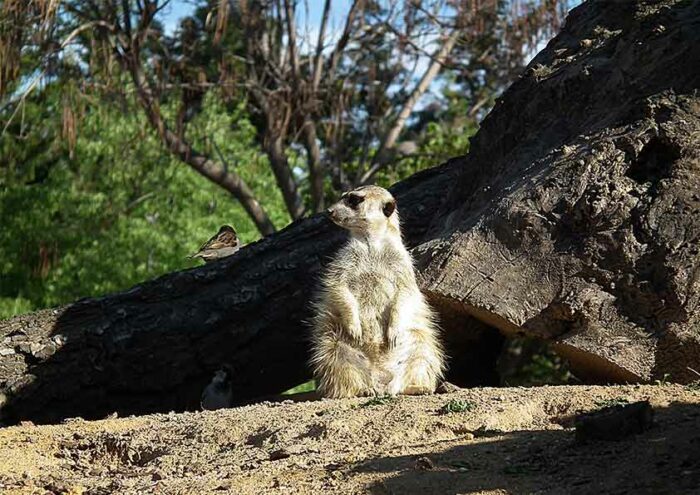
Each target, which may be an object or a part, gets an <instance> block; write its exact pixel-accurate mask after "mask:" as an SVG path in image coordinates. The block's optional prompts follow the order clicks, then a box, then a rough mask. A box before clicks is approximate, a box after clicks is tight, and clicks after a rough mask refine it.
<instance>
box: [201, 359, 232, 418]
mask: <svg viewBox="0 0 700 495" xmlns="http://www.w3.org/2000/svg"><path fill="white" fill-rule="evenodd" d="M232 403H233V390H232V388H231V372H230V370H229V369H227V368H222V369H220V370H218V371H217V372H216V373H215V374H214V378H212V379H211V382H210V383H209V385H207V386H206V387H205V388H204V391H203V392H202V400H201V402H200V405H201V406H202V409H204V410H205V411H213V410H215V409H222V408H225V407H231V404H232Z"/></svg>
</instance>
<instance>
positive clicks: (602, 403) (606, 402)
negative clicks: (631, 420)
mask: <svg viewBox="0 0 700 495" xmlns="http://www.w3.org/2000/svg"><path fill="white" fill-rule="evenodd" d="M625 404H629V401H628V400H627V399H625V398H624V397H613V398H611V399H600V400H597V401H595V405H596V407H599V408H600V409H605V408H606V407H616V406H624V405H625Z"/></svg>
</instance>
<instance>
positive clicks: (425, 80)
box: [356, 30, 459, 184]
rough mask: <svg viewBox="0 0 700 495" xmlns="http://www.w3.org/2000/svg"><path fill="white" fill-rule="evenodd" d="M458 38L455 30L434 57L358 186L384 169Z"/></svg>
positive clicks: (457, 32) (360, 178)
mask: <svg viewBox="0 0 700 495" xmlns="http://www.w3.org/2000/svg"><path fill="white" fill-rule="evenodd" d="M458 37H459V31H457V30H455V31H453V32H452V33H450V35H449V36H448V37H447V39H446V40H445V43H444V44H443V45H442V47H441V48H440V49H439V50H438V53H437V54H436V55H435V56H434V57H433V60H432V62H431V63H430V65H429V66H428V68H427V69H426V71H425V73H424V74H423V77H421V80H420V81H419V82H418V84H417V85H416V87H415V89H414V90H413V92H412V93H411V95H410V96H409V97H408V99H407V100H406V101H405V102H404V104H403V106H402V107H401V110H400V111H399V114H398V116H397V117H396V121H395V122H394V125H393V126H392V127H391V129H389V132H387V134H386V135H385V137H384V139H383V141H382V143H381V145H380V146H379V149H378V150H377V152H376V153H375V154H374V157H373V159H372V165H371V166H370V168H369V170H367V171H366V172H365V173H364V174H362V175H361V176H360V177H359V180H358V181H356V182H357V183H358V184H367V182H368V181H369V180H371V179H372V177H374V175H375V174H376V173H377V172H378V171H379V170H381V168H382V167H384V165H385V164H386V160H387V159H386V154H387V152H388V151H389V150H390V149H391V148H393V147H394V145H395V144H396V140H397V139H398V138H399V135H400V134H401V131H402V130H403V128H404V127H405V126H406V121H407V120H408V117H409V116H410V115H411V113H412V112H413V108H414V107H415V106H416V103H418V100H420V98H421V96H423V94H424V93H425V92H426V91H427V89H428V87H429V86H430V83H432V82H433V80H434V79H435V76H437V75H438V73H439V72H440V69H442V66H443V63H444V62H445V60H446V59H447V57H448V56H449V55H450V52H451V51H452V49H453V48H454V46H455V44H456V43H457V38H458Z"/></svg>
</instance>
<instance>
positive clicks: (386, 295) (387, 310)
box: [326, 234, 420, 348]
mask: <svg viewBox="0 0 700 495" xmlns="http://www.w3.org/2000/svg"><path fill="white" fill-rule="evenodd" d="M326 283H327V284H339V285H344V286H346V288H347V291H348V292H349V293H350V294H351V295H352V296H353V297H354V299H355V301H356V303H357V311H358V316H359V322H360V327H361V335H360V342H359V343H360V344H362V345H364V346H365V347H368V348H369V347H377V346H382V345H384V344H386V342H387V332H388V330H389V326H390V325H391V317H392V315H393V314H394V313H396V312H397V311H398V312H401V308H396V307H395V306H396V305H397V304H402V303H404V301H406V299H407V296H410V295H411V294H413V295H416V294H417V295H420V292H419V289H418V286H417V285H416V282H415V274H414V271H413V263H412V260H411V257H410V255H409V253H408V251H407V250H406V248H405V247H404V246H403V244H402V243H401V238H400V236H399V235H398V234H387V235H386V236H385V238H384V239H381V240H380V239H375V240H374V242H372V243H369V242H367V241H366V240H364V239H358V238H355V237H351V238H350V239H349V241H348V243H347V244H346V245H345V246H344V247H343V248H342V249H341V251H340V252H339V253H338V256H337V257H336V259H335V260H334V261H333V262H332V263H331V264H330V266H329V267H328V271H327V276H326ZM400 293H402V294H401V296H402V297H399V295H400ZM344 309H345V308H344V307H343V306H342V305H339V306H334V307H333V310H334V311H336V312H342V311H343V310H344ZM404 309H407V308H404ZM338 316H339V317H340V320H341V321H342V318H343V315H340V314H339V315H338Z"/></svg>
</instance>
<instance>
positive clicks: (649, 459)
mask: <svg viewBox="0 0 700 495" xmlns="http://www.w3.org/2000/svg"><path fill="white" fill-rule="evenodd" d="M641 399H649V400H650V401H651V402H652V405H653V406H654V410H655V412H654V414H655V416H654V423H655V425H654V427H653V428H652V429H651V430H649V431H647V432H645V433H642V434H640V435H637V436H633V437H630V438H627V439H625V440H621V441H596V442H591V443H587V444H580V443H577V442H576V441H575V440H574V433H573V428H572V417H573V416H574V415H576V414H577V413H580V412H583V411H591V410H595V409H598V408H600V407H603V406H605V405H609V404H611V403H616V402H621V401H624V400H627V401H630V402H631V401H634V400H641ZM455 401H462V402H461V403H460V404H461V406H462V407H461V408H466V409H467V410H465V411H461V412H444V411H443V408H444V407H445V406H446V405H447V404H448V403H450V402H452V403H453V405H454V404H456V402H455ZM457 409H460V407H457ZM0 492H1V493H8V494H19V493H21V494H25V493H67V494H80V493H83V494H87V493H89V494H108V493H163V494H176V493H178V494H179V493H183V494H184V493H237V494H239V493H243V494H245V493H314V494H321V493H343V494H346V493H378V494H384V493H396V494H412V493H416V494H418V493H421V494H422V493H449V494H453V493H488V494H496V493H498V494H505V493H512V494H525V493H527V494H529V493H538V494H539V493H543V494H544V493H546V494H549V493H551V494H568V493H571V494H578V493H582V494H583V493H585V494H588V493H592V494H593V493H594V494H598V493H620V494H622V493H630V494H639V493H673V494H680V493H700V390H697V389H696V388H694V387H682V386H677V385H667V386H617V387H584V386H579V387H538V388H490V389H470V390H463V391H459V392H456V393H452V394H443V395H434V396H427V397H400V398H397V399H395V400H386V401H379V400H371V401H370V400H368V399H352V400H334V401H331V400H323V401H318V402H308V403H280V404H269V403H265V404H258V405H253V406H247V407H242V408H237V409H230V410H224V411H215V412H201V413H185V414H158V415H152V416H144V417H132V418H108V419H105V420H102V421H94V422H87V421H83V420H79V419H78V420H70V421H67V422H65V423H64V424H61V425H55V426H34V425H31V424H23V425H20V426H17V427H10V428H5V429H2V430H0Z"/></svg>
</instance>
